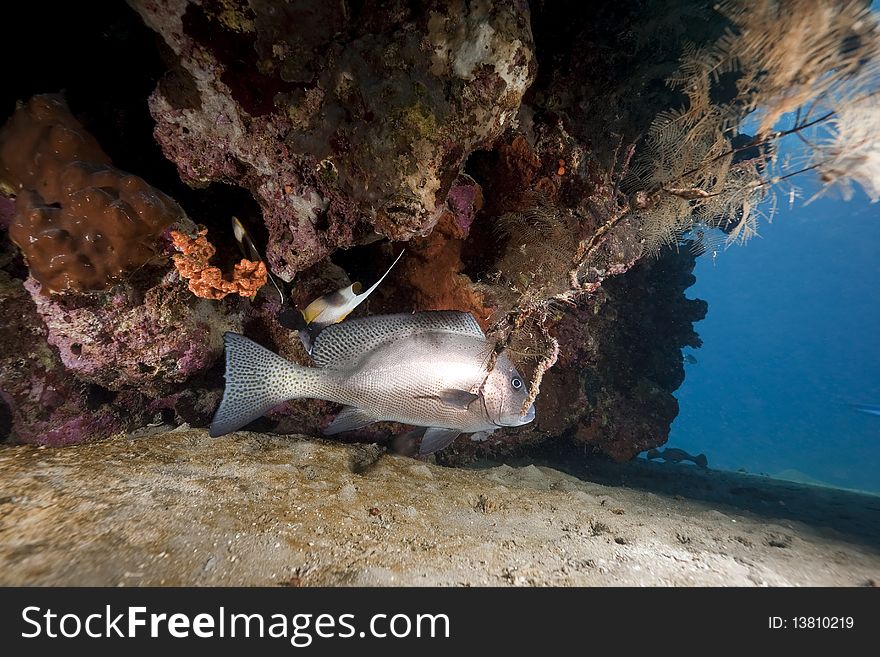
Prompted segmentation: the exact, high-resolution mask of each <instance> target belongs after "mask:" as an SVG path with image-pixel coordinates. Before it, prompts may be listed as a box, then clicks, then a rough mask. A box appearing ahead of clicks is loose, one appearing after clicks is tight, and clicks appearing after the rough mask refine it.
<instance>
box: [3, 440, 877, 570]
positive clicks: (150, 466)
mask: <svg viewBox="0 0 880 657" xmlns="http://www.w3.org/2000/svg"><path fill="white" fill-rule="evenodd" d="M566 469H567V470H568V471H569V472H576V473H577V474H578V477H575V476H572V475H571V474H566V473H564V472H561V471H560V470H557V469H553V468H549V467H543V466H541V465H537V464H535V463H530V464H517V465H491V464H489V465H486V466H485V467H481V468H472V469H453V468H444V467H439V466H436V465H432V464H429V463H424V462H421V461H416V460H413V459H409V458H405V457H401V456H395V455H390V454H387V453H385V452H384V450H383V449H381V448H378V447H376V446H372V445H342V444H338V443H334V442H329V441H315V440H311V439H306V438H304V437H298V436H272V435H263V434H256V433H247V432H239V433H235V434H231V435H228V436H224V437H222V438H216V439H213V438H210V437H209V436H208V435H207V433H206V432H205V431H203V430H193V429H186V428H184V429H177V430H174V431H168V432H165V433H156V434H153V435H141V436H138V437H135V436H127V437H118V438H115V439H111V440H108V441H103V442H100V443H93V444H87V445H81V446H79V447H70V448H64V449H46V448H34V447H22V446H0V584H4V585H106V586H117V585H124V586H146V585H165V586H178V585H199V586H202V585H245V586H272V585H287V586H312V585H319V586H340V585H367V586H373V585H377V586H387V585H404V586H410V585H431V586H435V585H441V586H532V585H538V586H547V585H549V586H615V585H624V586H716V585H732V586H801V585H830V586H866V585H867V586H874V585H876V584H877V582H880V497H878V496H874V495H868V494H861V493H856V492H850V491H841V490H837V489H830V488H822V487H816V486H809V485H803V484H797V483H792V482H783V481H778V480H773V479H769V478H767V477H761V476H754V475H746V474H740V473H727V472H717V471H712V470H708V471H701V470H699V469H697V468H694V467H690V466H687V465H674V464H662V463H646V462H638V461H637V462H633V463H629V464H626V465H616V464H612V463H605V462H596V461H590V462H587V463H586V464H583V463H581V464H580V465H575V466H573V467H571V468H566Z"/></svg>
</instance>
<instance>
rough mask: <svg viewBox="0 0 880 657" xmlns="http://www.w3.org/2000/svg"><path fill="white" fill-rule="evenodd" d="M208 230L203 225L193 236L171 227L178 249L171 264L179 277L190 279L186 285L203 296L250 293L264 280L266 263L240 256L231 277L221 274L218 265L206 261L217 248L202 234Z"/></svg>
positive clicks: (197, 294)
mask: <svg viewBox="0 0 880 657" xmlns="http://www.w3.org/2000/svg"><path fill="white" fill-rule="evenodd" d="M207 234H208V230H207V229H206V228H203V229H202V230H200V231H199V234H198V235H196V236H195V237H190V236H189V235H187V234H185V233H181V232H180V231H176V230H172V231H171V239H172V240H173V241H174V246H175V248H177V249H178V250H180V251H181V253H177V254H175V255H174V256H172V257H173V258H174V266H175V267H177V271H178V272H179V273H180V275H181V277H182V278H188V279H189V289H190V291H191V292H192V293H193V294H195V295H196V296H197V297H202V298H203V299H222V298H223V297H225V296H226V295H227V294H239V295H241V296H243V297H252V296H253V295H255V294H256V293H257V290H259V289H260V288H261V287H263V286H264V285H265V284H266V279H267V272H266V265H264V264H263V263H262V262H252V261H251V260H245V259H242V261H241V262H239V263H238V264H237V265H235V269H234V271H233V273H232V278H231V279H225V278H223V274H222V273H221V271H220V269H218V268H217V267H212V266H211V265H209V264H208V260H210V259H211V257H212V256H213V255H214V253H215V252H216V249H215V248H214V245H213V244H211V243H210V242H209V241H208V238H207V237H205V236H206V235H207Z"/></svg>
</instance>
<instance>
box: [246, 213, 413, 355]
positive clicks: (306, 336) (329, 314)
mask: <svg viewBox="0 0 880 657" xmlns="http://www.w3.org/2000/svg"><path fill="white" fill-rule="evenodd" d="M232 233H233V235H235V239H236V241H237V242H238V246H239V248H240V249H241V252H242V254H244V257H245V258H248V259H249V260H253V261H254V262H265V261H264V260H263V257H262V256H261V255H260V251H259V249H257V246H256V244H254V240H253V238H252V237H251V236H250V233H248V231H247V229H246V228H245V227H244V224H243V223H242V222H241V221H240V220H239V219H238V218H237V217H232ZM403 253H404V251H401V252H400V253H399V254H398V256H397V258H395V259H394V262H392V263H391V266H390V267H388V269H387V270H386V271H385V273H384V274H382V276H381V277H380V278H379V280H378V281H376V282H375V283H373V285H371V286H370V288H369V289H367V291H366V292H361V289H362V287H363V286H362V285H361V284H360V283H357V282H355V283H352V284H351V285H349V286H348V287H344V288H342V289H341V290H336V291H334V292H330V293H329V294H325V295H324V296H322V297H318V298H317V299H315V300H314V301H312V302H311V303H310V304H309V305H308V306H306V309H305V310H303V311H302V312H300V311H299V310H297V309H296V308H294V307H292V306H289V305H287V299H286V298H285V296H284V292H283V291H282V289H281V285H280V284H279V283H278V281H276V280H275V278H274V277H273V276H272V274H271V272H269V267H268V265H267V266H266V272H267V274H268V277H269V281H270V282H271V283H272V285H273V286H274V288H275V291H276V292H277V293H278V300H279V302H280V305H281V310H279V311H278V316H277V319H278V323H279V324H281V325H282V326H283V327H285V328H286V329H289V330H291V331H297V332H298V333H299V337H300V340H301V341H302V344H303V346H304V347H305V349H306V351H308V352H311V351H312V343H313V341H314V339H315V336H316V335H317V334H318V333H320V332H321V331H322V330H324V329H325V328H327V327H328V326H330V325H331V324H336V323H338V322H341V321H342V320H343V319H345V318H346V317H348V316H349V315H350V314H351V312H352V311H353V310H354V309H355V308H357V307H358V306H359V305H361V304H362V303H363V302H364V301H366V300H367V298H368V297H369V296H370V295H371V294H372V293H373V292H375V291H376V288H377V287H379V284H380V283H382V281H384V280H385V277H386V276H388V274H389V273H390V272H391V270H392V269H393V268H394V265H396V264H397V262H398V261H399V260H400V258H401V257H402V256H403Z"/></svg>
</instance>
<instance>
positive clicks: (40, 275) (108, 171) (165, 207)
mask: <svg viewBox="0 0 880 657" xmlns="http://www.w3.org/2000/svg"><path fill="white" fill-rule="evenodd" d="M0 183H2V186H3V187H5V188H7V189H8V190H9V191H11V192H12V193H13V194H15V195H16V204H15V208H16V212H15V215H14V216H13V218H12V221H11V224H10V226H9V236H10V238H11V239H12V241H13V242H14V243H15V244H16V245H17V246H18V247H19V248H20V249H21V250H22V252H23V253H24V256H25V258H26V259H27V263H28V267H29V268H30V271H31V274H32V276H33V277H34V278H35V279H37V280H38V281H39V282H40V284H41V286H42V289H43V291H44V292H45V293H54V292H65V291H68V290H70V291H90V290H102V289H106V288H107V287H109V286H110V285H111V284H112V283H114V282H116V281H118V280H120V279H121V278H122V276H123V274H125V273H127V272H131V271H134V270H135V269H137V268H139V267H141V266H143V265H144V264H145V263H146V262H148V261H149V260H150V259H151V258H152V257H153V256H155V255H156V244H157V239H158V237H159V235H160V234H161V233H162V231H163V230H165V229H166V228H167V227H168V226H169V225H170V224H172V223H173V222H175V221H178V220H180V219H181V218H182V217H183V216H184V212H183V210H182V209H181V208H180V206H179V205H178V204H177V203H176V202H175V201H174V200H173V199H171V198H170V197H169V196H167V195H165V194H163V193H162V192H160V191H159V190H157V189H155V188H154V187H152V186H150V185H149V184H148V183H147V182H145V181H144V180H143V179H141V178H139V177H138V176H133V175H130V174H128V173H125V172H124V171H120V170H119V169H116V168H115V167H113V166H112V165H111V164H110V158H109V157H108V156H107V155H106V154H105V153H104V152H103V151H102V150H101V147H100V146H99V145H98V143H97V141H95V139H94V138H93V137H92V136H91V135H89V134H88V133H87V132H86V131H85V129H84V128H83V126H82V125H81V124H80V123H79V122H78V121H77V120H76V119H75V118H74V117H73V115H72V114H71V113H70V110H69V109H68V107H67V104H66V103H65V101H64V99H63V98H61V97H60V96H57V95H42V96H34V97H33V98H31V100H30V101H28V102H27V103H26V104H24V105H23V106H21V107H19V109H18V110H17V111H16V112H15V114H14V115H13V116H12V118H11V119H10V120H9V121H8V122H7V123H6V125H5V126H4V127H3V129H2V130H0Z"/></svg>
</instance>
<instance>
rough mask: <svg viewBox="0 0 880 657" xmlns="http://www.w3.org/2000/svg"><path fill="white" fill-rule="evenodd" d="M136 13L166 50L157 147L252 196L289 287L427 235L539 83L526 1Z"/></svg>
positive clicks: (196, 177)
mask: <svg viewBox="0 0 880 657" xmlns="http://www.w3.org/2000/svg"><path fill="white" fill-rule="evenodd" d="M130 4H131V5H132V6H133V7H134V8H135V9H136V10H137V11H138V13H139V14H140V15H141V16H142V17H143V19H144V21H145V22H146V23H147V25H149V26H150V27H151V28H153V29H154V30H156V31H157V32H158V33H159V34H161V35H162V38H163V39H164V40H165V42H166V43H167V44H168V46H169V47H170V48H171V50H172V51H173V53H174V56H175V66H174V68H173V70H172V71H170V72H169V74H168V75H167V76H166V77H165V78H164V79H163V80H162V81H161V82H160V84H159V86H158V88H157V89H156V91H155V92H154V94H153V96H152V97H151V99H150V109H151V112H152V113H153V116H154V117H155V119H156V130H155V136H156V139H157V140H158V141H159V143H160V144H161V146H162V148H163V150H164V152H165V154H166V156H167V157H168V158H169V159H171V160H172V161H174V162H175V163H176V164H177V166H178V169H179V171H180V174H181V177H182V178H183V179H184V180H185V181H187V182H189V183H190V184H193V185H205V184H207V183H209V182H211V181H222V182H227V183H234V184H238V185H241V186H243V187H246V188H247V189H249V190H251V192H252V193H253V195H254V197H255V198H256V199H257V200H258V201H259V203H260V206H261V208H262V212H263V219H264V221H265V223H266V226H267V228H268V231H269V243H268V249H267V254H266V255H267V259H268V262H269V265H270V267H271V270H272V272H273V273H276V274H278V275H279V276H281V277H282V278H284V279H285V280H290V279H291V278H292V277H293V276H294V274H295V273H296V272H298V271H302V270H304V269H306V268H307V267H309V266H310V265H313V264H315V263H317V262H320V261H321V260H322V259H324V258H325V257H326V256H327V255H328V254H329V253H331V252H332V251H333V250H334V249H336V248H339V247H349V246H351V245H354V244H358V243H361V242H363V241H364V240H365V239H366V238H368V237H369V236H370V235H371V234H373V233H374V232H377V233H379V234H380V235H383V236H385V237H388V238H391V239H395V240H402V239H408V238H411V237H413V236H415V235H420V234H424V233H427V232H428V231H430V229H431V228H432V227H433V226H434V225H435V224H436V223H437V221H438V220H439V219H440V214H441V213H442V209H443V206H444V204H445V201H446V197H447V194H448V192H449V190H450V187H451V186H452V184H453V182H454V181H455V179H456V177H457V175H458V173H459V170H460V168H461V166H462V164H463V163H464V161H465V159H466V158H467V156H468V154H469V153H470V152H471V151H473V150H474V149H476V148H480V147H485V146H488V145H490V144H491V143H492V141H493V140H494V139H495V138H496V137H498V135H500V134H501V132H502V131H503V130H504V129H505V128H506V127H507V126H508V125H509V124H510V122H511V121H512V120H513V119H514V117H515V115H516V112H517V110H518V108H519V105H520V100H521V98H522V95H523V93H524V92H525V90H526V88H527V87H528V85H529V84H530V82H531V81H532V79H533V77H534V73H535V62H534V56H533V51H532V36H531V29H530V23H529V12H528V7H527V6H526V4H525V3H520V2H516V3H510V2H486V3H477V4H473V3H464V2H453V3H447V2H438V1H434V2H428V3H424V4H420V5H407V4H405V3H390V4H388V5H385V4H380V3H366V4H365V5H363V6H360V7H358V8H354V9H352V8H349V9H346V7H344V6H343V4H341V3H326V2H323V1H322V0H308V1H305V2H298V3H296V5H295V6H293V5H289V4H287V3H283V2H274V1H267V2H252V3H223V4H222V5H218V4H215V3H210V2H204V3H201V2H179V1H178V2H170V1H169V2H141V1H140V0H132V2H131V3H130ZM416 7H418V8H416Z"/></svg>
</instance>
